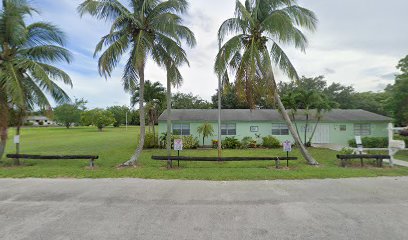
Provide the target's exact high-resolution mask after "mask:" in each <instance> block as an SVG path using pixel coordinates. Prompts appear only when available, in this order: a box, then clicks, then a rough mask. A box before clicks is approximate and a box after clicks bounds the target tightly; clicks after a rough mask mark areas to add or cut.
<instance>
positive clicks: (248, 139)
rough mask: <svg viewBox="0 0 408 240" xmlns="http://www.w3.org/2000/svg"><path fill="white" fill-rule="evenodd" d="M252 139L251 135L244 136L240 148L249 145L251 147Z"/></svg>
mask: <svg viewBox="0 0 408 240" xmlns="http://www.w3.org/2000/svg"><path fill="white" fill-rule="evenodd" d="M253 141H254V140H253V139H252V138H251V137H244V138H243V139H242V140H241V148H242V149H247V148H250V147H251V143H252V142H253Z"/></svg>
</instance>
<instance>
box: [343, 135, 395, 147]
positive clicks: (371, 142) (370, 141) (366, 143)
mask: <svg viewBox="0 0 408 240" xmlns="http://www.w3.org/2000/svg"><path fill="white" fill-rule="evenodd" d="M361 141H362V143H363V147H364V148H387V147H388V138H387V137H363V138H362V139H361ZM348 143H349V146H350V147H354V148H355V147H357V144H356V140H355V139H350V140H349V141H348Z"/></svg>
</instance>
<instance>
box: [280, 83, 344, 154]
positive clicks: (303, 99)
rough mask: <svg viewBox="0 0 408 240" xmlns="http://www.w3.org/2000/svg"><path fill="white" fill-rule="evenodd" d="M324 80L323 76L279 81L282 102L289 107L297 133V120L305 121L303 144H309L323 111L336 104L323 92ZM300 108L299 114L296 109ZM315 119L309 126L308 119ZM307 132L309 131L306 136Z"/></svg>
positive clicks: (324, 87)
mask: <svg viewBox="0 0 408 240" xmlns="http://www.w3.org/2000/svg"><path fill="white" fill-rule="evenodd" d="M326 85H327V84H326V81H325V80H324V77H323V76H319V77H315V78H306V77H302V78H301V79H299V80H298V81H296V82H289V83H283V82H281V83H279V92H280V95H281V97H282V102H283V104H284V105H285V107H286V108H288V109H290V110H289V112H290V115H291V117H292V120H293V122H294V124H295V127H296V131H297V132H298V134H299V129H298V127H297V121H298V120H299V119H298V118H299V117H300V118H301V119H302V120H304V121H305V126H304V129H303V144H304V145H305V146H310V145H311V141H312V138H313V135H314V133H315V131H316V128H317V125H318V123H319V122H320V120H321V119H322V118H323V116H324V112H327V111H330V110H331V109H332V108H335V107H337V106H338V104H337V103H335V102H333V101H331V100H330V99H329V97H328V96H327V95H326V93H325V89H326ZM299 109H301V110H302V111H301V114H299V113H298V110H299ZM299 115H301V116H299ZM311 119H315V120H316V121H315V124H314V127H312V128H311V127H310V126H309V124H310V120H311ZM308 132H311V134H309V136H308Z"/></svg>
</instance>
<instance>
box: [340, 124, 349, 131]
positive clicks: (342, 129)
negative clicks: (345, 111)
mask: <svg viewBox="0 0 408 240" xmlns="http://www.w3.org/2000/svg"><path fill="white" fill-rule="evenodd" d="M339 129H340V131H341V132H345V131H347V125H340V127H339Z"/></svg>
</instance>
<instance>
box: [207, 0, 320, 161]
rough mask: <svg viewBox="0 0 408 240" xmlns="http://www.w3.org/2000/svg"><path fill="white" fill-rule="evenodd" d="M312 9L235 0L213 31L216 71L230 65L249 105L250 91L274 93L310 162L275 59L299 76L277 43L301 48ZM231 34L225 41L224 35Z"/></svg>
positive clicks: (287, 2) (313, 21)
mask: <svg viewBox="0 0 408 240" xmlns="http://www.w3.org/2000/svg"><path fill="white" fill-rule="evenodd" d="M316 25H317V18H316V16H315V14H314V13H313V12H312V11H310V10H308V9H305V8H302V7H300V6H298V5H297V4H296V0H246V1H245V4H242V3H241V2H240V1H239V0H237V1H236V9H235V17H233V18H230V19H227V20H226V21H225V22H224V23H223V24H222V25H221V27H220V29H219V31H218V41H219V44H220V50H219V53H218V55H217V58H216V62H215V72H216V73H217V75H218V76H219V77H222V76H224V75H225V74H227V73H228V70H232V71H233V72H234V74H235V76H234V78H235V82H236V86H237V87H238V88H239V89H240V90H241V91H239V94H240V95H242V96H244V97H245V98H246V99H247V101H248V102H249V103H250V104H251V105H252V106H253V104H254V103H253V102H254V100H253V96H254V93H256V92H257V91H259V90H260V89H262V90H263V91H265V90H267V91H265V92H264V93H263V94H264V95H265V96H267V97H273V98H274V100H275V104H276V105H277V107H278V109H279V110H280V112H281V114H282V116H283V118H284V120H285V121H286V123H287V125H288V127H289V130H290V132H291V134H292V136H293V138H294V139H295V141H296V144H297V145H298V146H299V148H300V150H301V152H302V155H303V156H304V158H305V159H306V160H307V161H308V163H309V164H312V165H317V164H318V163H317V161H316V160H315V159H314V158H313V157H312V156H311V155H310V154H309V152H308V151H307V149H306V148H305V147H304V146H303V144H301V140H300V137H299V135H298V134H297V132H296V131H295V129H294V127H293V125H292V122H291V120H290V118H289V115H288V113H287V112H286V109H285V107H284V106H283V104H282V101H281V99H280V97H279V94H278V88H277V86H276V81H275V75H274V69H273V66H272V64H275V65H276V66H277V67H278V68H279V69H281V70H282V71H283V72H284V73H285V74H287V75H288V76H289V77H290V78H291V79H294V80H296V79H299V76H298V74H297V72H296V69H295V68H294V66H293V64H292V63H291V61H290V59H289V58H288V56H287V55H286V54H285V52H284V51H283V49H282V48H281V46H280V45H281V44H283V45H288V44H292V45H294V46H295V47H296V48H299V49H301V50H302V51H304V50H305V48H306V46H307V38H306V36H305V35H304V33H303V31H304V30H310V31H313V30H315V28H316ZM229 35H233V36H232V37H231V38H230V39H229V40H228V41H226V42H224V39H225V37H227V36H229Z"/></svg>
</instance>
